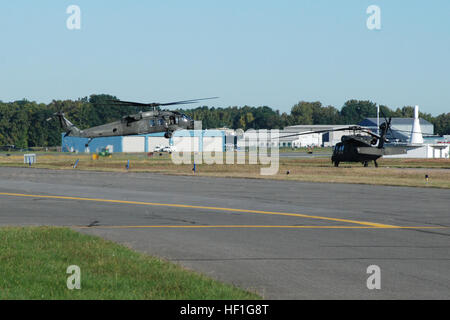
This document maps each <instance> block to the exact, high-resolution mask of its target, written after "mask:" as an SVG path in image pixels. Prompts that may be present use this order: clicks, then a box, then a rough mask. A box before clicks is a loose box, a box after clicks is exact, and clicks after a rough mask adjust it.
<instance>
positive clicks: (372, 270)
mask: <svg viewBox="0 0 450 320" xmlns="http://www.w3.org/2000/svg"><path fill="white" fill-rule="evenodd" d="M366 272H367V274H370V276H369V277H368V278H367V282H366V285H367V289H369V290H374V289H377V290H380V289H381V269H380V267H379V266H377V265H371V266H368V267H367V270H366Z"/></svg>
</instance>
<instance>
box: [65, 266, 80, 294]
mask: <svg viewBox="0 0 450 320" xmlns="http://www.w3.org/2000/svg"><path fill="white" fill-rule="evenodd" d="M66 273H68V274H70V276H69V277H68V278H67V289H69V290H73V289H77V290H80V289H81V269H80V267H79V266H76V265H71V266H68V267H67V270H66Z"/></svg>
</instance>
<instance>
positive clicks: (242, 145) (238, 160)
mask: <svg viewBox="0 0 450 320" xmlns="http://www.w3.org/2000/svg"><path fill="white" fill-rule="evenodd" d="M177 132H181V134H180V135H183V136H188V137H189V139H188V140H189V143H188V145H187V146H185V148H186V149H187V151H182V150H175V151H174V152H173V153H172V162H173V163H174V164H177V165H180V164H193V163H194V164H196V165H199V164H227V165H231V164H253V165H256V164H260V165H263V166H266V167H261V169H260V174H261V175H266V176H267V175H275V174H277V173H278V169H279V163H280V159H279V145H278V144H279V130H278V129H276V130H248V131H247V132H245V133H243V134H242V136H240V137H239V136H238V137H236V138H237V142H236V143H235V141H234V139H235V136H231V135H227V136H226V137H225V140H226V141H225V145H226V146H230V145H231V146H233V147H232V148H227V149H226V150H225V151H223V150H218V151H203V150H202V151H201V152H199V150H198V149H199V140H201V139H203V138H204V136H203V134H202V132H204V131H202V126H201V123H197V122H196V123H195V127H194V131H188V130H178V131H177ZM204 141H205V139H203V141H202V144H203V143H204ZM203 146H204V145H203ZM234 146H236V148H234Z"/></svg>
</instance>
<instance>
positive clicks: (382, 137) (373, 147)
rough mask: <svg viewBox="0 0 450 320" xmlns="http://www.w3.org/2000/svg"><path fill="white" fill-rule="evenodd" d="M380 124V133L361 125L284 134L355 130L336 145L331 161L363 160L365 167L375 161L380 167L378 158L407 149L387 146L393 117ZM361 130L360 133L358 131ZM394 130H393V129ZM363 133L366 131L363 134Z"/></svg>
mask: <svg viewBox="0 0 450 320" xmlns="http://www.w3.org/2000/svg"><path fill="white" fill-rule="evenodd" d="M385 120H386V122H383V123H382V124H381V125H380V134H379V135H378V134H376V133H373V132H372V131H370V130H369V129H367V128H365V127H361V126H348V127H342V128H337V129H329V130H317V131H305V132H300V133H297V134H293V135H288V136H283V137H282V138H285V137H291V136H300V135H305V134H311V133H325V132H330V131H353V134H352V135H344V136H342V138H341V142H339V143H337V144H336V145H335V146H334V149H333V154H332V156H331V162H332V163H333V164H334V166H335V167H338V166H339V163H341V162H361V163H362V164H363V165H364V167H367V166H368V165H369V162H370V161H373V162H374V164H375V167H378V163H377V160H378V159H379V158H381V157H382V156H385V155H394V154H405V153H406V149H405V148H401V147H387V146H385V143H387V142H389V140H388V139H387V138H386V134H387V132H388V130H391V120H392V119H391V118H390V119H389V120H387V119H385ZM357 132H359V133H357ZM391 132H392V131H391ZM361 133H365V134H366V135H363V134H361Z"/></svg>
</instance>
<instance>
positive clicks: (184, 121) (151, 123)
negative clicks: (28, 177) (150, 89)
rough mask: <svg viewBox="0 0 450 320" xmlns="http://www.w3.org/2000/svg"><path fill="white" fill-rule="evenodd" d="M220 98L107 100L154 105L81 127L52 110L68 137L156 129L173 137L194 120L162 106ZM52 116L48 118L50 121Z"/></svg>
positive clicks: (118, 104)
mask: <svg viewBox="0 0 450 320" xmlns="http://www.w3.org/2000/svg"><path fill="white" fill-rule="evenodd" d="M209 99H217V97H213V98H203V99H194V100H184V101H176V102H169V103H157V102H153V103H139V102H131V101H121V100H108V101H107V103H108V104H109V105H114V106H126V107H130V106H134V107H138V108H145V107H151V108H153V110H151V111H144V112H142V111H141V112H139V113H137V114H132V115H126V116H124V117H122V119H120V120H118V121H115V122H111V123H108V124H103V125H100V126H96V127H92V128H88V129H84V130H80V129H79V128H77V127H76V126H75V125H74V124H73V123H72V122H70V121H69V120H68V119H66V118H65V116H64V113H63V112H57V113H55V114H53V117H55V118H57V119H58V120H59V123H60V125H61V127H62V128H63V129H64V130H65V132H66V134H65V137H67V136H71V137H82V138H89V140H88V143H87V144H86V146H87V145H89V143H90V142H91V141H92V139H94V138H100V137H113V136H128V135H137V134H146V133H155V132H164V137H165V138H167V139H169V138H171V137H172V134H173V132H174V131H176V130H179V129H186V130H191V129H194V120H193V119H191V118H190V117H188V116H187V115H185V114H183V113H181V112H178V111H170V110H159V107H161V106H163V107H165V106H173V105H181V104H190V103H196V102H198V101H201V100H209ZM51 119H52V118H49V119H47V121H49V120H51Z"/></svg>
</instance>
